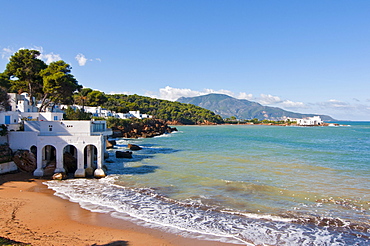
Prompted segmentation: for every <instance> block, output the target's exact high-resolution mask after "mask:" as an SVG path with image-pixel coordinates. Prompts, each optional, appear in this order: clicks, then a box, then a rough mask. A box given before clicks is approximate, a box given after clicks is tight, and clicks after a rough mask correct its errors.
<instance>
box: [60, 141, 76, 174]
mask: <svg viewBox="0 0 370 246" xmlns="http://www.w3.org/2000/svg"><path fill="white" fill-rule="evenodd" d="M63 168H64V169H65V172H66V173H74V172H76V170H77V148H76V147H75V146H73V145H67V146H65V147H64V149H63Z"/></svg>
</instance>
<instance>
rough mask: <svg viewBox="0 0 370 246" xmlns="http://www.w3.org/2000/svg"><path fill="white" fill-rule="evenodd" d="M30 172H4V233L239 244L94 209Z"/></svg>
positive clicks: (27, 239)
mask: <svg viewBox="0 0 370 246" xmlns="http://www.w3.org/2000/svg"><path fill="white" fill-rule="evenodd" d="M44 181H45V180H43V179H37V178H34V177H32V175H30V174H27V173H21V172H19V173H12V174H0V236H1V237H5V238H8V239H11V240H14V241H18V242H23V243H28V244H30V245H40V246H44V245H45V246H46V245H48V246H49V245H55V246H57V245H76V246H78V245H112V246H121V245H122V246H123V245H145V246H147V245H161V246H164V245H168V246H170V245H177V246H185V245H200V246H211V245H219V246H222V245H234V244H226V243H219V242H214V241H205V240H197V239H190V238H184V237H182V236H180V235H174V234H169V233H164V232H162V231H159V230H155V229H149V228H144V227H141V226H137V225H135V224H133V223H131V222H129V221H124V220H120V219H115V218H112V217H111V216H110V215H107V214H101V213H93V212H90V211H88V210H85V209H82V208H81V207H80V206H79V205H78V204H76V203H72V202H69V201H67V200H64V199H62V198H59V197H56V196H54V195H53V194H54V191H52V190H49V189H47V186H46V185H44V184H42V182H44Z"/></svg>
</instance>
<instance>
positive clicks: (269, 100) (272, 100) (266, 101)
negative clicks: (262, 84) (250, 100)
mask: <svg viewBox="0 0 370 246" xmlns="http://www.w3.org/2000/svg"><path fill="white" fill-rule="evenodd" d="M257 101H258V102H259V103H260V104H263V105H271V104H277V103H281V102H282V100H281V99H280V97H278V96H272V95H266V94H261V96H260V97H259V98H257Z"/></svg>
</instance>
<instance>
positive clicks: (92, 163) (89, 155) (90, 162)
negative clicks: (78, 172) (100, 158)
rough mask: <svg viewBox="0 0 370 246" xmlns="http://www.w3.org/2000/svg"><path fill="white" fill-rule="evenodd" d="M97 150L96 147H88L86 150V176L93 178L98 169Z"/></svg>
mask: <svg viewBox="0 0 370 246" xmlns="http://www.w3.org/2000/svg"><path fill="white" fill-rule="evenodd" d="M97 153H98V151H97V148H96V147H95V146H94V145H91V144H90V145H86V147H85V149H84V167H85V170H86V175H87V176H91V175H93V174H94V170H95V169H96V166H97V165H96V160H97Z"/></svg>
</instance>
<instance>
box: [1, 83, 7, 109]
mask: <svg viewBox="0 0 370 246" xmlns="http://www.w3.org/2000/svg"><path fill="white" fill-rule="evenodd" d="M8 106H9V97H8V93H7V92H6V89H5V88H3V87H0V111H3V110H6V108H7V107H8Z"/></svg>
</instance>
